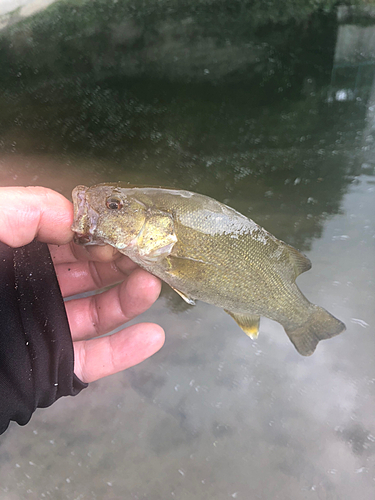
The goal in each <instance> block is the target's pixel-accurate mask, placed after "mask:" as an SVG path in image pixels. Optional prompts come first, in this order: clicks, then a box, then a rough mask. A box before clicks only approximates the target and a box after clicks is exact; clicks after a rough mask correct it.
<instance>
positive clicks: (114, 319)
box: [65, 269, 161, 340]
mask: <svg viewBox="0 0 375 500" xmlns="http://www.w3.org/2000/svg"><path fill="white" fill-rule="evenodd" d="M160 289H161V284H160V280H159V279H158V278H156V277H155V276H153V275H152V274H149V273H148V272H146V271H144V270H143V269H137V270H136V271H134V272H133V273H132V274H131V275H130V276H129V277H128V278H127V279H126V280H125V281H124V282H123V283H121V284H120V285H118V286H116V287H114V288H112V289H110V290H107V291H106V292H103V293H101V294H99V295H93V296H91V297H86V298H83V299H75V300H71V301H69V302H66V304H65V307H66V312H67V316H68V320H69V325H70V330H71V332H72V337H73V340H82V339H87V338H92V337H97V336H99V335H103V334H104V333H108V332H110V331H111V330H114V329H115V328H118V327H119V326H121V325H122V324H124V323H125V322H127V321H129V320H130V319H133V318H134V317H135V316H138V314H141V313H143V312H144V311H146V310H147V309H148V308H149V307H150V306H151V305H152V304H153V303H154V302H155V300H156V299H157V298H158V297H159V294H160Z"/></svg>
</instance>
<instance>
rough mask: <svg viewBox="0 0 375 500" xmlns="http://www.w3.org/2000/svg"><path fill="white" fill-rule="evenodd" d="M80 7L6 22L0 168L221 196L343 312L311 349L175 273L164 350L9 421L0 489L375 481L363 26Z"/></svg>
mask: <svg viewBox="0 0 375 500" xmlns="http://www.w3.org/2000/svg"><path fill="white" fill-rule="evenodd" d="M80 4H82V5H81V6H79V5H78V2H77V5H76V6H75V7H74V8H73V7H72V6H70V7H69V5H71V4H66V5H65V4H63V3H60V2H57V3H56V4H55V5H54V6H52V8H53V9H58V10H57V11H56V10H53V9H52V8H50V9H47V10H46V11H44V12H42V13H40V14H38V15H36V16H35V17H34V18H30V19H29V20H27V21H26V22H24V23H21V24H17V23H15V24H13V25H12V26H11V28H9V29H8V30H5V31H3V32H0V35H1V36H0V63H1V65H2V67H5V66H6V70H4V72H3V73H2V75H1V77H0V85H1V89H2V92H1V93H0V111H1V115H0V116H1V117H0V146H1V156H0V185H3V186H5V185H25V184H40V185H44V186H49V187H51V188H54V189H57V190H59V191H60V192H62V193H64V194H65V195H66V196H68V197H69V196H70V192H71V189H72V188H73V187H74V186H75V185H77V184H81V183H85V184H94V183H97V182H101V181H109V180H118V179H121V180H128V181H130V182H132V183H139V184H142V183H146V184H156V185H164V186H173V187H176V188H183V189H191V190H194V191H198V192H201V193H204V194H207V195H210V196H213V197H215V198H216V199H219V200H220V201H223V202H225V203H227V204H228V205H230V206H233V207H234V208H236V209H237V210H239V211H240V212H242V213H244V214H245V215H247V216H249V217H251V218H253V219H254V220H255V221H256V222H258V223H259V224H261V225H263V226H264V227H265V228H266V229H267V230H269V231H270V232H272V233H273V234H275V235H276V236H277V237H279V238H281V239H283V240H285V241H286V242H288V243H290V244H292V245H295V246H296V247H298V248H299V249H301V250H303V251H304V252H305V253H306V254H307V256H308V257H309V258H310V259H311V261H312V263H313V268H312V270H311V271H309V272H308V273H305V274H303V275H301V276H300V277H299V278H298V284H299V286H300V288H301V289H302V291H303V292H304V293H305V294H306V296H307V297H308V298H309V299H310V300H311V301H312V302H315V303H317V304H319V305H322V306H323V307H325V308H327V309H328V310H329V311H330V312H331V313H333V314H334V315H335V316H337V317H338V318H340V319H341V320H343V321H344V322H345V323H346V325H347V330H346V332H344V333H343V334H342V335H340V336H339V337H336V338H334V339H332V340H330V341H325V342H322V343H320V344H319V346H318V348H317V351H316V353H315V354H314V355H313V356H312V357H309V358H304V357H301V356H299V355H298V353H297V352H296V351H295V350H294V348H293V346H292V344H291V343H290V342H289V340H288V338H287V336H286V334H285V333H284V331H283V329H282V327H281V326H280V325H279V324H277V323H274V322H272V321H270V320H267V319H262V320H261V330H260V336H259V338H258V339H257V340H256V341H251V340H250V339H249V338H247V337H246V336H245V335H244V334H243V333H242V332H241V330H239V328H238V327H237V325H236V324H235V323H234V322H233V320H232V319H231V318H230V317H229V316H228V315H226V313H225V312H223V311H221V310H219V309H217V308H215V307H213V306H209V305H207V304H203V303H198V304H197V305H196V306H195V307H190V306H188V305H187V304H185V303H184V302H183V301H182V300H181V299H180V298H179V297H178V296H177V295H176V294H174V293H173V292H172V291H171V290H169V289H167V287H166V288H165V290H164V291H163V294H162V297H161V298H160V299H159V300H158V301H157V303H156V304H155V305H154V306H153V307H152V308H151V309H150V310H149V311H148V312H147V313H145V314H144V315H142V317H141V318H140V320H142V321H144V320H147V321H155V322H158V323H160V324H161V325H162V326H163V327H164V328H165V330H166V334H167V340H166V344H165V346H164V347H163V349H162V350H161V351H160V352H159V353H157V354H156V355H155V356H153V357H152V358H151V359H149V360H147V361H145V362H144V363H142V364H141V365H139V366H137V367H134V368H132V369H130V370H127V371H126V372H123V373H120V374H117V375H115V376H112V377H110V378H108V379H105V380H102V381H100V382H97V383H93V384H90V387H89V388H88V389H87V390H85V391H83V392H82V393H81V394H80V395H79V396H78V397H76V398H64V399H63V400H60V401H58V402H57V403H56V404H54V405H53V406H52V407H50V408H48V409H45V410H39V411H37V412H36V413H35V414H34V416H33V417H32V420H31V421H30V423H29V424H28V425H27V426H25V427H19V426H17V425H16V424H14V425H11V426H10V428H9V430H8V431H7V432H6V433H5V434H4V435H3V436H2V437H1V440H0V460H1V469H0V498H1V499H3V498H4V499H6V500H8V499H9V500H13V499H19V498H48V497H50V498H61V499H64V498H67V499H89V498H90V499H91V498H100V499H105V500H112V499H118V498H129V499H130V498H134V499H149V500H159V499H160V500H165V499H167V498H171V499H173V498H178V499H181V500H185V499H186V500H188V499H189V500H190V499H191V498H196V499H202V500H203V499H212V498H215V499H217V500H222V499H226V498H229V499H231V498H237V499H246V500H248V499H258V498H259V499H262V500H263V499H270V498H275V499H282V500H284V499H285V500H286V499H288V500H289V499H290V498H304V499H315V498H317V499H334V500H336V499H345V500H346V499H348V500H351V499H352V498H356V497H361V498H371V497H372V496H373V491H374V485H375V483H374V481H375V423H374V418H373V416H374V414H375V398H374V396H375V365H374V362H373V360H374V355H375V340H374V335H375V329H374V325H375V312H374V298H375V271H374V266H373V262H374V256H375V251H374V250H375V222H374V213H375V175H374V174H375V161H374V157H375V122H374V119H375V111H374V110H375V78H374V77H375V56H374V53H373V52H372V50H373V49H372V47H373V44H372V43H371V40H372V37H373V36H375V35H374V33H375V26H374V25H372V24H371V20H368V19H367V21H366V22H364V20H363V18H361V17H360V16H359V18H356V20H355V22H356V23H357V24H356V25H354V24H345V21H342V23H341V24H340V25H338V24H337V17H336V14H335V13H332V14H324V15H322V14H311V15H310V16H309V17H308V19H307V20H306V19H303V18H302V17H303V16H302V13H298V15H296V17H297V21H292V20H290V19H287V20H286V21H285V22H284V24H283V25H279V24H276V25H275V24H274V25H272V24H267V22H266V20H265V18H263V17H262V15H264V16H265V14H264V13H255V14H257V15H258V17H256V19H257V20H258V24H257V23H255V21H254V15H255V14H254V13H253V14H254V15H253V16H252V15H250V14H251V12H250V11H249V15H247V14H248V11H247V10H246V9H244V10H243V11H242V13H241V12H240V13H238V12H237V14H238V15H237V14H236V12H235V9H234V11H230V10H229V11H228V10H225V11H224V10H220V9H222V7H216V8H215V3H213V4H212V5H211V7H207V6H205V5H206V4H205V3H204V2H196V5H195V4H194V5H195V10H194V9H193V8H192V7H191V9H190V10H189V9H188V8H186V9H185V10H183V8H182V7H180V9H175V10H174V11H173V10H168V8H169V6H168V5H167V2H165V9H166V10H163V8H164V7H163V2H159V7H155V5H156V4H155V3H153V2H151V1H150V2H148V3H143V4H142V6H139V9H138V11H137V13H134V11H132V10H131V8H130V7H129V5H130V4H129V3H128V2H117V4H118V7H109V2H108V3H103V2H91V7H89V6H88V5H87V4H85V2H80ZM117 4H116V5H117ZM111 5H112V3H111ZM236 5H237V4H236ZM116 8H117V9H119V10H118V11H116V10H115V9H116ZM51 9H52V10H51ZM74 10H75V12H73V11H74ZM49 16H50V17H49ZM298 16H300V17H301V19H298ZM51 19H52V20H53V23H52V20H51ZM352 21H353V20H352ZM52 25H53V29H52ZM46 39H48V40H49V43H48V44H46V42H45V40H46ZM366 40H367V42H366ZM361 44H362V45H361ZM366 44H367V45H366ZM353 47H354V48H355V50H353Z"/></svg>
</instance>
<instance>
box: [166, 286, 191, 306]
mask: <svg viewBox="0 0 375 500" xmlns="http://www.w3.org/2000/svg"><path fill="white" fill-rule="evenodd" d="M169 286H170V285H169ZM171 288H172V290H174V291H175V292H176V293H178V295H179V296H180V297H181V298H182V299H184V301H185V302H186V303H187V304H189V305H190V306H195V300H194V299H192V298H191V297H188V296H187V295H186V294H185V293H183V292H180V290H177V288H174V287H173V286H171Z"/></svg>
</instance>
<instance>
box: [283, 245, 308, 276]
mask: <svg viewBox="0 0 375 500" xmlns="http://www.w3.org/2000/svg"><path fill="white" fill-rule="evenodd" d="M285 246H286V248H287V249H288V253H289V255H290V260H291V262H292V264H293V268H294V277H295V278H297V276H299V275H300V274H302V273H304V272H306V271H308V270H309V269H311V261H310V259H308V258H307V257H306V255H303V254H302V253H301V252H299V251H298V250H296V249H295V248H294V247H291V246H290V245H287V244H286V243H285Z"/></svg>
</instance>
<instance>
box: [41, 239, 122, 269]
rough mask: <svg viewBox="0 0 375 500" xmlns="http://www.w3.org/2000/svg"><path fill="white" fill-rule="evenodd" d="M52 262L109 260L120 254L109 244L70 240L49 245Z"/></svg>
mask: <svg viewBox="0 0 375 500" xmlns="http://www.w3.org/2000/svg"><path fill="white" fill-rule="evenodd" d="M49 251H50V253H51V256H52V259H53V262H54V264H55V265H56V264H61V263H64V262H77V261H81V260H94V261H97V262H111V261H113V260H116V259H118V258H119V257H121V254H120V253H119V252H118V251H117V250H116V249H115V248H113V247H111V246H110V245H103V246H99V245H90V246H84V245H76V244H75V243H74V242H73V241H71V242H70V243H69V244H68V245H49Z"/></svg>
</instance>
